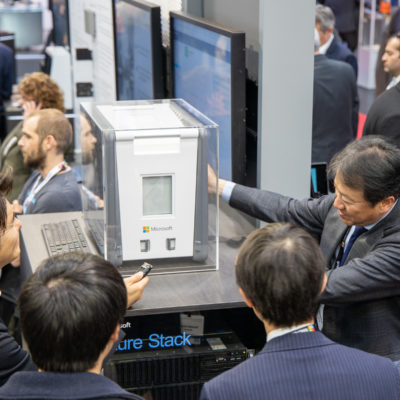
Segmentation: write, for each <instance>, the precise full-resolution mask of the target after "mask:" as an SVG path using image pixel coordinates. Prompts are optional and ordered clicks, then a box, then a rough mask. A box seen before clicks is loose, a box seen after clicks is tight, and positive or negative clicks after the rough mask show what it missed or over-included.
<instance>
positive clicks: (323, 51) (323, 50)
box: [319, 33, 334, 54]
mask: <svg viewBox="0 0 400 400" xmlns="http://www.w3.org/2000/svg"><path fill="white" fill-rule="evenodd" d="M333 38H334V35H333V33H332V35H331V37H330V38H329V39H328V41H327V42H326V43H325V44H323V45H322V46H320V48H319V54H326V52H327V51H328V49H329V46H330V45H331V43H332V42H333Z"/></svg>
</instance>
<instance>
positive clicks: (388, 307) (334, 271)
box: [230, 185, 400, 360]
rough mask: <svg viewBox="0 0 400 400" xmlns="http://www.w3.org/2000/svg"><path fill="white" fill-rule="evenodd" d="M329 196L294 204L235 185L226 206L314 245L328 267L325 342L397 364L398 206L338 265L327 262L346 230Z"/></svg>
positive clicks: (399, 317) (399, 327)
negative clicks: (288, 226)
mask: <svg viewBox="0 0 400 400" xmlns="http://www.w3.org/2000/svg"><path fill="white" fill-rule="evenodd" d="M334 200H335V195H329V196H324V197H321V198H320V199H305V200H295V199H291V198H289V197H285V196H282V195H279V194H276V193H272V192H269V191H262V190H258V189H252V188H247V187H245V186H241V185H236V186H235V187H234V189H233V192H232V196H231V199H230V205H231V206H232V207H235V208H237V209H239V210H241V211H244V212H245V213H247V214H250V215H252V216H254V217H256V218H259V219H261V220H263V221H267V222H274V221H275V222H278V221H279V222H292V223H294V224H296V225H299V226H301V227H303V228H304V229H306V230H307V231H309V232H310V233H311V234H312V235H313V236H315V237H316V239H317V240H318V241H319V243H320V247H321V250H322V252H323V254H324V256H325V258H326V260H327V263H328V269H329V270H328V272H327V273H328V283H327V286H326V289H325V291H324V292H323V293H322V295H321V298H320V302H321V303H322V304H325V308H324V324H323V332H324V333H325V334H326V336H328V337H329V338H330V339H332V340H334V341H336V342H338V343H341V344H344V345H347V346H351V347H356V348H359V349H361V350H364V351H368V352H370V353H375V354H379V355H381V356H385V357H389V358H391V359H392V360H400V202H398V203H397V204H396V205H395V207H394V208H393V210H392V211H391V213H390V214H389V215H388V216H386V217H385V218H384V219H383V220H382V221H380V222H379V223H378V224H376V225H375V226H374V227H373V228H372V229H371V230H369V231H367V232H366V233H364V234H362V235H361V236H360V237H359V238H358V239H357V240H356V242H355V243H354V245H353V247H352V249H351V250H350V253H349V255H348V257H347V260H346V263H345V265H344V266H343V267H340V268H333V267H332V265H334V264H333V262H332V260H333V258H334V255H335V252H336V249H337V247H338V245H339V243H340V241H341V240H342V238H343V236H344V234H345V232H346V230H347V226H346V225H345V224H344V223H343V222H342V220H341V219H340V218H339V216H338V214H337V210H336V209H335V208H334V207H333V202H334Z"/></svg>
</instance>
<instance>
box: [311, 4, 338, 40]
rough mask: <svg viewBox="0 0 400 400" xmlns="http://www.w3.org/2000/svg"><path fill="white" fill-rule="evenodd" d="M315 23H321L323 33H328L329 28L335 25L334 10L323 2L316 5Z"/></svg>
mask: <svg viewBox="0 0 400 400" xmlns="http://www.w3.org/2000/svg"><path fill="white" fill-rule="evenodd" d="M315 24H319V26H320V29H321V31H322V32H323V33H326V32H327V31H328V29H332V30H333V28H334V27H335V15H334V14H333V11H332V10H331V9H330V8H329V7H327V6H323V5H322V4H317V5H316V6H315Z"/></svg>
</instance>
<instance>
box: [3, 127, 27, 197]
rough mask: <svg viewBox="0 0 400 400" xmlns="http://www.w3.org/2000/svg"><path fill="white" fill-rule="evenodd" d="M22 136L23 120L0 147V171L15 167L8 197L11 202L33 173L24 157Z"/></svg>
mask: <svg viewBox="0 0 400 400" xmlns="http://www.w3.org/2000/svg"><path fill="white" fill-rule="evenodd" d="M21 137H22V121H21V122H20V123H19V124H18V125H16V126H15V128H14V129H13V130H12V131H11V132H10V133H9V134H8V135H7V136H6V138H5V139H4V141H3V143H2V144H1V147H0V168H1V170H0V172H1V173H2V174H4V172H5V171H6V170H7V168H9V167H11V168H12V169H13V187H12V189H11V191H10V193H9V194H8V196H7V198H8V200H9V201H10V202H12V201H13V200H15V199H17V198H18V196H19V194H20V193H21V190H22V188H23V187H24V184H25V182H26V181H27V179H28V178H29V176H30V174H31V172H32V171H31V169H30V168H28V167H25V165H24V159H23V157H22V153H21V150H20V148H19V147H18V141H19V139H21Z"/></svg>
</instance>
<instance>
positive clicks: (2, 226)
mask: <svg viewBox="0 0 400 400" xmlns="http://www.w3.org/2000/svg"><path fill="white" fill-rule="evenodd" d="M12 184H13V175H12V168H10V167H9V168H7V169H6V171H5V173H4V174H0V233H1V234H2V233H4V231H5V230H6V227H7V198H6V196H7V195H8V193H10V190H11V189H12Z"/></svg>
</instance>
